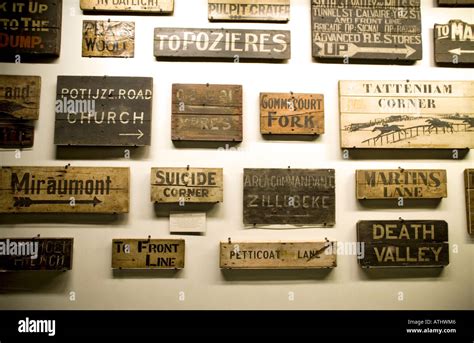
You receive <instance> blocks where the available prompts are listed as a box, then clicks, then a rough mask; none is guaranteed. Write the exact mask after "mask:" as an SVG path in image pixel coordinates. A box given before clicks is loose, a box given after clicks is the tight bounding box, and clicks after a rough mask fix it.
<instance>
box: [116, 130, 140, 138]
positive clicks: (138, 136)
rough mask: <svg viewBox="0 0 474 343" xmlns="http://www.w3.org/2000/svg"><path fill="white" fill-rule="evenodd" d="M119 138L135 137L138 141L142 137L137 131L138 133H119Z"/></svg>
mask: <svg viewBox="0 0 474 343" xmlns="http://www.w3.org/2000/svg"><path fill="white" fill-rule="evenodd" d="M119 136H137V139H140V138H142V137H143V132H142V130H140V129H138V133H119Z"/></svg>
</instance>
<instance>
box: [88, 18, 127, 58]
mask: <svg viewBox="0 0 474 343" xmlns="http://www.w3.org/2000/svg"><path fill="white" fill-rule="evenodd" d="M134 53H135V23H134V22H132V21H99V20H84V21H83V22H82V57H133V56H134Z"/></svg>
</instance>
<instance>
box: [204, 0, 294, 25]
mask: <svg viewBox="0 0 474 343" xmlns="http://www.w3.org/2000/svg"><path fill="white" fill-rule="evenodd" d="M208 11H209V20H210V21H261V22H264V21H270V22H287V21H288V20H290V0H265V1H264V2H262V1H258V0H208Z"/></svg>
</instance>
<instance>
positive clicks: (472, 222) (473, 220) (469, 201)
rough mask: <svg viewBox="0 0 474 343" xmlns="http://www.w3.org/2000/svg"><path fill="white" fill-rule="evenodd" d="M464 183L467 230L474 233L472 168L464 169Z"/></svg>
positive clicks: (473, 170)
mask: <svg viewBox="0 0 474 343" xmlns="http://www.w3.org/2000/svg"><path fill="white" fill-rule="evenodd" d="M464 185H465V187H466V214H467V231H468V232H469V233H470V234H471V235H473V234H474V169H466V170H465V171H464Z"/></svg>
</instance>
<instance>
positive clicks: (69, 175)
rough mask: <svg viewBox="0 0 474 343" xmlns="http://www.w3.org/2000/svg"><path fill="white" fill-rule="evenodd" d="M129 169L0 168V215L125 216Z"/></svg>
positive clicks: (127, 206)
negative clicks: (67, 214)
mask: <svg viewBox="0 0 474 343" xmlns="http://www.w3.org/2000/svg"><path fill="white" fill-rule="evenodd" d="M129 177H130V170H129V168H101V167H94V168H87V167H67V168H65V167H1V169H0V213H102V214H114V213H127V212H128V209H129V184H130V181H129Z"/></svg>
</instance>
